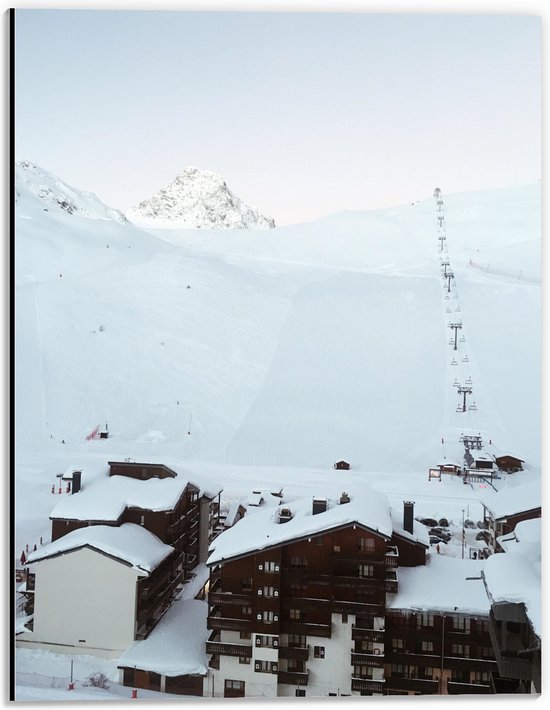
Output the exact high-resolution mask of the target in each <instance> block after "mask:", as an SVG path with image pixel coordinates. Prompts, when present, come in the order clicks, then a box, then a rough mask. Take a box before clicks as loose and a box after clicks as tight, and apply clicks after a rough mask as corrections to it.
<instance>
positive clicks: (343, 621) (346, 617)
mask: <svg viewBox="0 0 550 710" xmlns="http://www.w3.org/2000/svg"><path fill="white" fill-rule="evenodd" d="M342 623H343V624H347V623H348V615H347V614H345V613H343V614H342Z"/></svg>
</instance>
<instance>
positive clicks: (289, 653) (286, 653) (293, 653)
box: [279, 646, 309, 661]
mask: <svg viewBox="0 0 550 710" xmlns="http://www.w3.org/2000/svg"><path fill="white" fill-rule="evenodd" d="M279 658H293V659H295V660H297V661H307V660H308V658H309V646H305V647H304V648H301V647H298V646H281V647H280V648H279Z"/></svg>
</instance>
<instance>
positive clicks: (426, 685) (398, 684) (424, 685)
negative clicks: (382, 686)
mask: <svg viewBox="0 0 550 710" xmlns="http://www.w3.org/2000/svg"><path fill="white" fill-rule="evenodd" d="M386 686H387V687H388V688H390V689H391V690H412V691H415V692H417V693H422V694H423V695H437V694H438V692H439V682H438V681H437V680H429V679H424V678H403V677H401V676H389V677H387V678H386Z"/></svg>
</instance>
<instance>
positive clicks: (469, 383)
mask: <svg viewBox="0 0 550 710" xmlns="http://www.w3.org/2000/svg"><path fill="white" fill-rule="evenodd" d="M465 384H466V385H473V384H474V383H473V381H472V378H471V377H468V379H467V380H466V382H465Z"/></svg>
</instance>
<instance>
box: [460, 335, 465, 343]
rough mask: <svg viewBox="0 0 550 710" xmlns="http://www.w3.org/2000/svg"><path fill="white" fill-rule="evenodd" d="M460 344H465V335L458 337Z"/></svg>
mask: <svg viewBox="0 0 550 710" xmlns="http://www.w3.org/2000/svg"><path fill="white" fill-rule="evenodd" d="M460 342H461V343H465V342H466V336H465V335H461V336H460Z"/></svg>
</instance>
